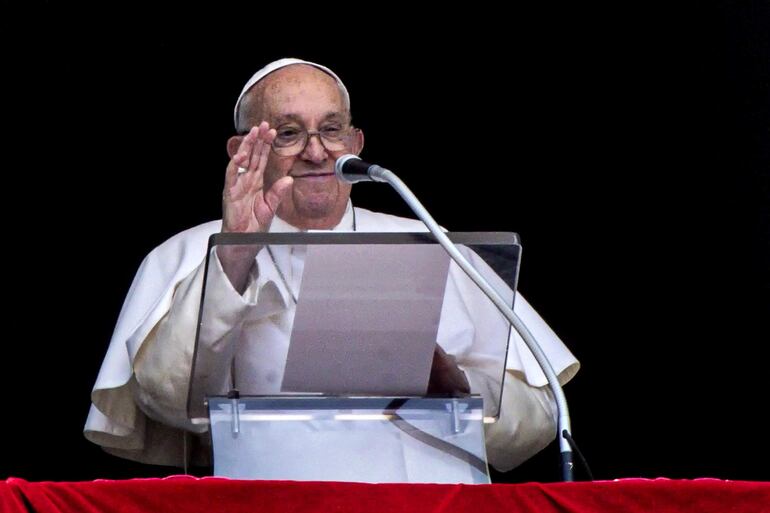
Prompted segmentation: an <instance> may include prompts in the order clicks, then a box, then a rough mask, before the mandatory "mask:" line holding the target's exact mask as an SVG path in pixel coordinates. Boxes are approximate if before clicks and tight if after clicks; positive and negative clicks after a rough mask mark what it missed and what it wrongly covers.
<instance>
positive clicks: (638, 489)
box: [0, 476, 770, 513]
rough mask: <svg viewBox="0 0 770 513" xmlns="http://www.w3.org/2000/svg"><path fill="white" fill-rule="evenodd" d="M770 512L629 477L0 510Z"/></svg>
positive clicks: (98, 489)
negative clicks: (601, 479)
mask: <svg viewBox="0 0 770 513" xmlns="http://www.w3.org/2000/svg"><path fill="white" fill-rule="evenodd" d="M30 510H32V511H36V512H42V513H49V512H50V513H52V512H77V513H92V512H104V511H110V512H120V513H123V512H125V513H134V512H152V513H155V512H160V511H174V512H180V513H188V512H189V513H194V512H201V513H212V512H220V511H222V512H228V513H239V512H249V513H251V512H255V511H257V512H259V513H270V512H273V511H276V512H277V511H281V512H293V511H303V512H305V511H323V512H329V511H332V512H334V511H361V512H366V513H369V512H376V511H387V512H388V513H394V512H406V513H409V512H420V513H426V512H434V511H435V512H449V511H471V512H473V513H482V512H485V511H490V512H495V513H499V512H500V511H517V512H533V513H534V512H537V513H548V512H568V513H573V512H574V513H589V512H590V513H601V512H612V513H617V512H628V513H634V512H637V511H638V512H645V513H649V512H655V513H667V512H693V513H695V512H697V513H708V512H715V513H716V512H718V513H727V512H729V513H743V512H746V513H770V483H759V482H747V481H722V480H717V479H697V480H694V481H689V480H669V479H655V480H649V479H622V480H618V481H595V482H579V483H548V484H540V483H527V484H515V485H508V484H495V485H475V486H474V485H434V484H360V483H320V482H306V483H302V482H291V481H240V480H230V479H224V478H202V479H198V478H193V477H187V476H173V477H169V478H165V479H132V480H127V481H106V480H99V481H93V482H78V483H54V482H40V483H30V482H27V481H24V480H23V479H16V478H10V479H8V480H7V481H5V482H2V481H0V511H2V513H15V512H17V511H18V512H23V511H30Z"/></svg>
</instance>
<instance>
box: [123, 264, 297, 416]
mask: <svg viewBox="0 0 770 513" xmlns="http://www.w3.org/2000/svg"><path fill="white" fill-rule="evenodd" d="M215 255H216V252H214V254H213V255H212V258H211V265H210V266H209V267H210V269H209V274H208V277H207V288H206V298H205V301H206V308H205V309H204V318H203V322H202V323H201V333H200V336H199V341H198V348H197V351H198V355H197V357H196V360H197V361H196V367H195V379H196V380H202V381H204V382H205V385H204V387H205V388H206V389H207V390H226V387H227V386H228V385H227V383H228V382H229V379H230V362H231V361H232V356H233V351H234V348H235V347H236V339H237V337H238V336H239V332H240V329H239V327H240V326H241V323H242V322H243V319H244V317H245V316H248V317H249V318H250V319H254V318H259V317H262V316H265V315H269V314H270V313H272V312H273V311H274V310H275V307H276V305H282V304H283V303H282V301H281V299H280V293H279V292H278V291H277V290H276V288H275V285H274V283H273V282H267V283H266V282H265V281H264V279H252V280H251V281H250V285H249V287H248V288H247V289H246V291H245V292H244V294H243V295H242V296H241V295H240V294H238V292H236V291H235V289H234V288H233V287H232V285H231V284H230V281H229V279H228V278H227V276H226V275H225V273H224V271H223V270H222V267H221V264H220V262H219V260H218V259H217V258H216V257H215ZM204 271H205V262H204V263H202V264H201V265H199V266H198V267H197V268H196V269H195V270H194V271H193V272H192V273H191V274H190V275H189V276H187V277H186V278H185V279H184V280H182V281H181V282H180V283H179V285H178V286H177V288H176V290H175V291H174V297H173V301H172V304H171V308H170V310H169V311H168V312H167V313H166V315H164V316H163V318H162V319H161V320H160V322H158V324H157V325H156V326H155V327H154V328H153V329H152V331H151V332H150V333H149V335H148V336H147V338H146V339H145V341H144V343H143V344H142V346H141V349H140V350H139V352H138V353H137V355H136V358H135V359H134V369H133V370H134V376H135V384H136V386H135V387H134V399H135V401H136V402H137V404H138V405H139V407H140V408H141V409H142V410H143V411H144V412H145V413H146V414H147V416H149V417H150V418H152V419H155V420H157V421H159V422H162V423H165V424H168V425H171V426H175V427H179V428H183V429H187V430H191V431H201V430H202V429H205V428H201V427H199V426H193V424H192V423H190V421H189V420H188V418H187V397H188V391H189V385H190V377H191V369H192V363H193V352H194V350H195V337H196V329H197V326H198V316H199V311H200V306H201V289H202V286H203V276H204ZM252 278H256V273H252ZM266 285H269V286H266ZM257 297H258V298H259V301H256V298H257ZM209 305H216V308H214V307H212V306H209Z"/></svg>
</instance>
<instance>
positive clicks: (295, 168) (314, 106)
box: [252, 65, 361, 229]
mask: <svg viewBox="0 0 770 513" xmlns="http://www.w3.org/2000/svg"><path fill="white" fill-rule="evenodd" d="M264 81H265V83H264V86H263V87H262V88H261V92H262V94H261V102H260V103H259V104H258V105H259V108H258V109H257V110H258V111H260V114H261V119H259V120H257V119H254V120H252V121H254V122H255V123H253V124H255V125H256V124H258V123H259V122H260V121H261V120H262V119H264V120H266V121H267V122H268V123H270V126H271V128H275V129H276V131H277V132H278V133H279V134H281V133H282V131H296V130H308V131H311V132H313V131H324V130H329V129H333V128H335V127H337V128H347V127H348V126H349V119H350V115H349V113H348V112H347V109H346V108H345V106H344V102H343V99H342V95H341V93H340V90H339V88H338V86H337V83H336V82H335V81H334V79H333V78H332V77H331V76H329V75H327V74H326V73H324V72H322V71H321V70H319V69H317V68H314V67H311V66H304V65H294V66H287V67H286V68H282V69H280V70H278V71H275V72H273V73H271V74H270V75H268V76H267V77H266V78H265V79H264ZM255 93H256V94H259V92H255ZM257 101H259V100H258V99H257ZM360 142H361V140H360V138H353V139H351V143H350V144H349V146H350V147H349V148H347V149H346V150H342V151H337V152H330V151H328V150H326V149H325V148H324V146H323V144H321V141H320V138H319V137H318V136H312V137H309V140H308V142H307V145H306V146H305V149H304V150H303V151H302V152H301V153H300V154H298V155H295V156H291V157H284V156H280V155H278V154H276V153H275V152H271V153H270V157H269V160H268V163H267V167H266V169H265V176H264V182H265V183H264V186H265V188H266V189H269V188H270V187H271V186H272V185H273V183H275V181H276V180H278V179H279V178H281V177H283V176H286V175H288V176H291V177H293V178H294V184H293V186H292V189H291V191H290V193H289V194H288V195H287V197H285V198H284V199H283V201H282V202H281V204H280V205H279V207H278V210H277V212H276V213H277V214H278V216H279V217H281V219H284V220H285V221H287V222H289V223H291V224H292V225H294V226H297V227H299V228H305V229H328V228H332V227H334V226H335V225H337V224H338V223H339V221H340V219H342V215H343V214H344V213H345V208H346V206H347V202H348V198H349V197H350V184H346V183H343V182H342V181H340V180H338V179H337V177H336V176H335V174H334V163H335V161H336V160H337V158H338V157H340V156H342V155H344V154H345V153H358V152H359V151H360V149H361V148H360V146H361V144H360Z"/></svg>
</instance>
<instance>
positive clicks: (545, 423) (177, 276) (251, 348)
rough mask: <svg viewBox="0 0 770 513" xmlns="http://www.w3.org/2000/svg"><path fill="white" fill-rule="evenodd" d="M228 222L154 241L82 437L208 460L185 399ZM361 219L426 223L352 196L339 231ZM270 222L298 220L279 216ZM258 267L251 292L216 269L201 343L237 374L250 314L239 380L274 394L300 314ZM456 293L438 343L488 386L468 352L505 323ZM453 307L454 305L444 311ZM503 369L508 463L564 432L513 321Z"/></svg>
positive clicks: (502, 455)
mask: <svg viewBox="0 0 770 513" xmlns="http://www.w3.org/2000/svg"><path fill="white" fill-rule="evenodd" d="M220 229H221V221H212V222H209V223H206V224H202V225H199V226H196V227H194V228H191V229H189V230H186V231H184V232H182V233H179V234H177V235H176V236H174V237H172V238H171V239H169V240H168V241H166V242H165V243H163V244H161V245H160V246H159V247H157V248H156V249H154V250H153V251H152V252H151V253H150V254H149V255H148V256H147V257H146V258H145V260H144V261H143V262H142V265H141V266H140V268H139V271H138V272H137V275H136V277H135V279H134V282H133V284H132V285H131V288H130V290H129V293H128V295H127V297H126V300H125V302H124V304H123V308H122V310H121V312H120V316H119V319H118V322H117V325H116V328H115V332H114V334H113V337H112V340H111V342H110V346H109V348H108V350H107V355H106V357H105V359H104V362H103V364H102V367H101V370H100V372H99V375H98V377H97V380H96V384H95V385H94V389H93V392H92V394H91V399H92V403H93V404H92V405H91V409H90V412H89V415H88V419H87V421H86V425H85V430H84V432H85V436H86V438H88V439H89V440H91V441H92V442H94V443H96V444H99V445H101V446H102V447H103V448H104V449H105V450H106V451H108V452H110V453H112V454H115V455H117V456H121V457H125V458H129V459H133V460H136V461H142V462H145V463H152V464H160V465H177V466H181V465H182V462H183V461H184V459H185V457H187V456H188V455H189V456H190V457H191V458H192V462H193V463H195V462H197V463H207V462H206V458H207V455H208V451H207V450H203V451H201V453H200V454H195V453H193V454H190V453H189V450H190V447H189V446H187V445H185V442H184V441H185V436H183V433H184V431H189V432H197V433H200V432H202V431H204V430H205V429H206V428H205V426H204V427H201V426H194V425H192V424H191V423H190V422H189V420H188V418H187V409H186V406H187V395H188V388H189V378H190V367H191V363H192V352H193V347H194V341H195V330H196V326H197V322H198V313H199V307H200V295H201V288H202V284H203V273H204V270H205V269H204V267H205V265H204V263H205V257H206V249H207V242H208V237H209V236H210V235H211V234H214V233H218V232H219V231H220ZM353 229H355V230H356V231H359V232H410V231H411V232H421V231H426V228H425V226H424V225H423V224H422V223H421V222H419V221H415V220H412V219H405V218H400V217H395V216H390V215H387V214H381V213H376V212H371V211H368V210H364V209H360V208H355V209H354V208H353V207H352V206H351V205H350V204H348V208H347V211H346V213H345V215H344V216H343V219H342V221H341V222H340V224H339V225H338V226H337V227H335V228H334V230H339V231H351V230H353ZM270 231H271V232H278V231H297V229H296V228H294V227H292V226H290V225H288V224H286V223H285V222H283V221H282V220H280V219H278V218H275V219H274V221H273V224H272V225H271V227H270ZM263 253H264V252H262V253H260V255H262V254H263ZM282 258H283V259H286V260H285V262H286V264H287V267H286V268H291V266H292V265H295V260H296V258H295V257H293V256H291V255H289V254H288V253H287V254H286V255H283V256H281V255H276V260H279V261H280V260H281V259H282ZM292 259H295V260H292ZM295 267H296V265H295ZM257 268H258V269H259V270H260V272H259V273H258V275H257V276H255V280H254V281H253V282H252V284H251V285H250V286H249V288H248V289H247V290H246V291H245V292H244V294H243V295H238V294H237V293H236V292H235V291H234V290H233V289H232V288H230V287H229V282H228V281H227V280H226V279H225V278H224V276H220V278H222V279H219V280H217V279H215V277H214V278H213V277H211V276H210V277H209V283H208V288H207V298H210V297H216V298H217V303H218V304H221V305H222V308H221V312H222V313H221V319H219V321H220V322H216V323H211V330H212V332H211V333H208V334H207V336H206V337H203V336H202V337H201V340H204V339H205V340H207V342H206V343H202V344H201V347H199V351H203V352H204V353H205V355H203V358H201V355H199V356H198V362H199V363H198V365H200V362H201V361H205V362H207V363H206V365H208V366H209V368H208V369H207V370H205V372H206V373H207V374H208V375H209V376H215V377H216V379H220V380H228V379H230V375H229V365H230V364H229V362H230V361H231V360H232V354H233V347H234V345H233V344H232V343H231V342H228V336H227V333H228V328H227V326H230V327H231V326H232V325H233V324H235V323H237V322H239V319H241V320H242V318H243V316H244V314H246V315H248V316H249V317H250V326H249V329H248V330H246V332H247V333H248V337H250V338H251V339H252V341H251V343H249V341H248V340H247V341H246V343H245V344H244V343H241V344H239V345H238V351H239V353H238V357H237V358H236V360H235V361H236V364H238V365H246V364H247V363H248V365H249V366H248V367H243V368H236V375H237V376H238V386H239V389H240V390H242V392H244V393H248V392H249V389H250V388H251V389H258V390H259V391H260V392H261V393H268V392H269V390H270V387H276V390H275V391H276V392H277V391H278V390H279V388H280V383H281V372H282V371H281V369H282V368H283V363H284V362H285V358H286V351H287V348H288V341H289V337H290V334H291V319H292V318H293V313H294V307H293V304H292V303H291V297H290V294H291V291H290V290H286V285H288V284H287V282H286V280H285V279H281V280H278V279H277V277H276V276H274V275H273V274H274V273H273V274H271V271H270V270H269V269H270V266H268V265H264V263H260V257H259V256H258V258H257ZM295 290H296V289H295ZM456 292H458V293H459V295H460V296H463V297H464V299H463V300H462V301H459V302H458V301H455V302H454V306H451V305H450V306H446V305H445V309H444V311H443V312H442V322H441V325H440V327H439V334H438V342H439V344H440V345H441V346H442V347H443V348H444V349H445V350H446V351H447V352H448V353H450V354H453V355H455V357H456V358H457V360H458V363H459V365H460V367H461V368H463V370H465V371H466V374H467V376H468V379H469V382H470V384H471V392H472V393H480V394H481V395H482V396H484V397H486V396H487V392H486V390H487V389H488V388H489V387H494V386H496V385H494V384H491V385H490V383H489V382H488V380H486V381H485V380H484V379H483V378H482V377H480V376H479V375H478V374H475V373H474V372H473V371H472V370H470V369H468V368H465V367H464V366H463V362H464V361H472V360H473V358H474V355H476V354H483V353H484V351H485V350H484V344H486V343H488V341H489V340H493V337H494V335H495V334H494V333H492V332H491V331H490V330H494V329H497V328H495V327H494V326H493V325H494V323H490V322H488V321H489V319H484V318H479V316H478V315H475V314H474V311H473V310H474V308H473V302H474V300H473V299H468V297H472V296H473V295H474V294H475V295H480V294H481V293H480V292H479V291H477V290H475V291H474V290H472V289H471V288H468V289H463V290H459V291H456ZM450 303H451V302H450ZM446 308H454V309H455V310H453V311H451V312H447V311H446ZM514 311H515V312H516V314H517V315H518V316H519V318H520V319H521V320H522V321H523V322H524V324H525V325H526V326H527V327H528V329H529V330H530V332H531V333H532V334H533V335H534V337H535V339H536V340H537V341H538V343H539V344H540V346H541V348H542V349H543V351H544V352H545V354H546V356H547V357H548V359H549V361H550V362H551V365H552V367H553V369H554V371H555V372H556V373H557V375H558V376H559V381H560V382H561V383H562V384H564V383H566V382H567V381H569V380H570V379H571V378H572V377H573V376H574V375H575V373H576V372H577V371H578V369H579V363H578V361H577V360H576V359H575V357H574V356H573V355H572V354H571V353H570V351H569V350H568V349H567V348H566V347H565V346H564V344H563V343H562V342H561V340H560V339H559V338H558V336H557V335H556V334H555V333H554V332H553V331H552V330H551V329H550V328H549V326H548V325H547V324H546V323H545V321H543V319H542V318H541V317H540V316H539V315H538V314H537V312H535V310H534V309H532V307H531V306H530V305H529V304H528V303H527V302H526V300H525V299H524V298H523V297H522V296H521V295H520V294H518V293H517V296H516V300H515V302H514ZM482 317H483V316H482ZM444 319H451V321H449V322H444ZM506 330H507V327H506ZM497 335H498V336H499V333H498V334H497ZM254 362H259V364H256V365H255V364H254ZM506 369H507V372H506V373H505V384H504V388H503V397H502V402H501V409H500V418H499V419H498V421H497V422H495V423H493V424H488V425H487V426H486V446H487V455H488V459H489V462H490V463H491V464H492V465H493V466H494V467H496V468H498V469H499V470H502V471H505V470H509V469H511V468H513V467H515V466H517V465H518V464H520V463H521V462H523V461H524V460H526V459H527V458H529V457H530V456H532V455H533V454H535V453H536V452H538V451H539V450H541V449H542V448H544V447H545V446H546V445H548V443H550V442H551V441H552V440H553V439H554V437H555V434H556V420H555V419H556V407H555V403H554V401H553V398H552V396H551V393H550V391H549V390H548V388H547V380H546V377H545V375H544V374H543V372H542V370H541V369H540V367H539V365H538V364H537V362H536V360H535V358H534V356H533V355H532V354H531V352H530V351H529V349H528V348H527V346H526V344H525V343H524V341H523V340H522V339H521V338H520V337H519V335H518V334H517V333H516V332H515V330H511V340H510V345H509V350H508V358H507V362H506ZM197 371H198V369H197V368H196V375H197V374H198V372H197ZM498 383H499V380H498ZM497 386H499V385H497ZM204 449H205V448H204ZM186 450H187V451H188V454H185V451H186Z"/></svg>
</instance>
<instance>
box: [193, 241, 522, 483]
mask: <svg viewBox="0 0 770 513" xmlns="http://www.w3.org/2000/svg"><path fill="white" fill-rule="evenodd" d="M447 235H448V236H449V237H450V239H451V240H452V241H453V242H454V243H455V244H456V245H458V247H459V248H460V250H461V251H462V252H463V253H464V255H465V256H466V258H468V259H469V261H471V263H472V264H473V265H474V267H475V268H476V269H477V270H478V271H479V272H480V273H482V275H484V277H485V278H486V279H487V280H489V281H490V283H491V284H492V285H493V286H494V287H495V288H496V289H497V290H498V291H499V292H500V293H501V295H503V297H504V298H506V301H510V305H511V307H512V306H513V299H514V296H515V294H514V291H515V289H516V280H517V277H518V266H519V259H520V253H521V246H520V244H519V239H518V236H517V235H516V234H514V233H497V232H495V233H477V232H473V233H448V234H447ZM219 251H225V252H227V251H229V253H228V255H230V256H229V257H228V258H232V255H238V258H245V259H249V260H252V261H253V262H254V263H253V267H252V270H251V275H250V282H249V286H248V287H247V289H246V291H245V292H243V293H242V294H239V293H238V292H236V291H235V290H234V289H233V288H232V286H231V285H230V283H229V281H228V279H227V276H226V275H225V273H224V271H223V268H222V263H221V260H220V258H219V255H221V254H224V253H219ZM510 337H511V328H510V326H509V324H508V322H507V320H506V319H505V318H504V317H503V316H502V315H501V314H500V313H499V312H498V311H497V309H496V308H495V307H494V305H493V304H492V303H491V301H489V300H488V299H487V298H486V296H484V295H483V293H482V292H481V291H480V290H478V288H477V287H476V286H475V284H473V283H472V282H471V281H470V280H469V279H468V278H467V277H466V276H465V274H464V273H463V271H462V270H461V269H459V268H458V267H457V266H456V265H455V264H454V262H450V259H449V257H448V256H447V255H446V253H445V252H444V250H443V248H441V247H440V246H439V245H438V244H437V243H436V242H435V240H434V239H433V237H432V236H431V235H430V234H428V233H341V232H310V233H264V234H215V235H212V237H211V238H210V241H209V251H208V259H207V264H206V277H205V279H204V287H203V293H202V297H201V307H200V312H199V323H198V332H197V335H196V344H195V350H194V354H193V365H192V375H191V377H190V389H189V393H188V416H189V418H190V419H191V421H192V422H193V423H196V424H208V426H209V433H210V436H211V447H212V451H213V458H212V459H213V464H214V474H215V475H218V476H226V477H232V478H239V479H272V480H300V481H356V482H380V483H385V482H391V483H394V482H395V483H397V482H411V483H420V482H430V483H489V482H490V480H489V471H488V468H487V463H486V461H487V458H486V450H485V445H484V424H485V423H491V422H495V420H496V419H497V417H498V416H499V409H500V399H501V396H502V385H503V381H504V380H503V378H504V373H505V372H506V371H505V362H506V358H507V351H508V346H509V340H510ZM439 353H440V354H441V355H443V357H442V358H444V359H443V360H442V361H443V362H447V361H448V362H451V364H452V365H456V368H457V369H459V370H460V371H461V372H462V374H463V375H464V376H465V378H466V381H467V385H468V387H467V388H468V389H469V390H470V393H467V392H458V391H457V390H442V389H441V388H440V387H439V389H437V390H436V389H434V388H435V386H434V381H433V380H434V376H437V375H439V376H440V372H442V369H444V367H445V366H446V365H445V364H442V365H439V364H438V363H436V362H437V354H439ZM439 382H440V380H439Z"/></svg>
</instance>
